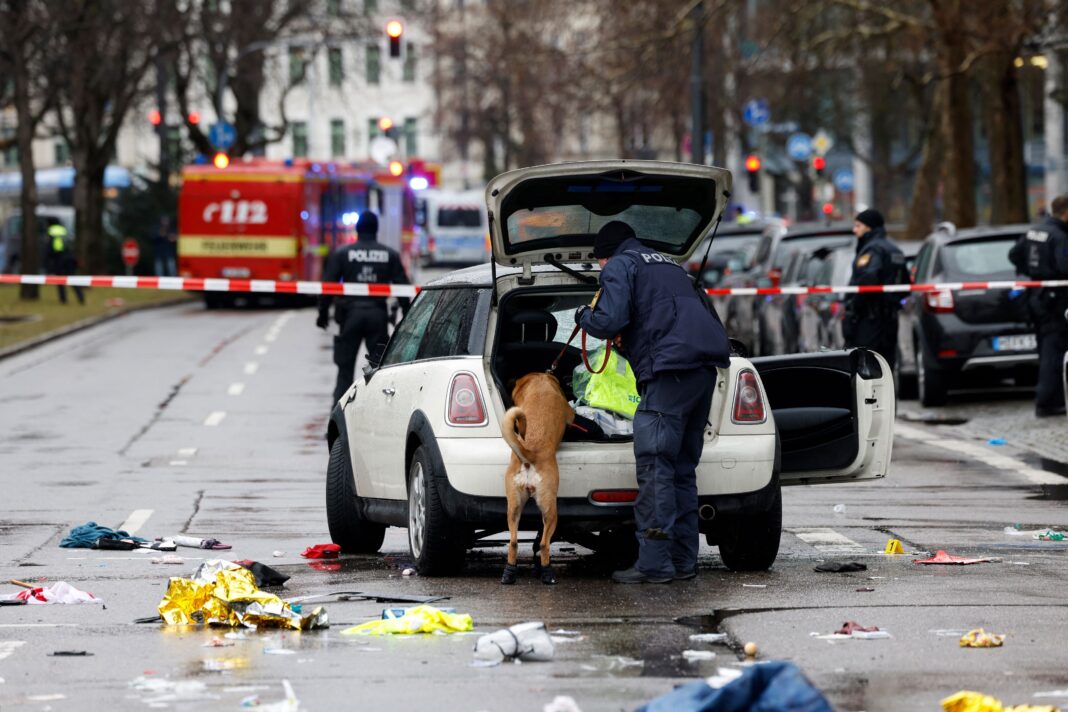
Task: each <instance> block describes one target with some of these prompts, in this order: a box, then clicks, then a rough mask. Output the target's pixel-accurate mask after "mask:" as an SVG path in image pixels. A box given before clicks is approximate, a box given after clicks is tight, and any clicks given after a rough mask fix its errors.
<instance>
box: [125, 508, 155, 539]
mask: <svg viewBox="0 0 1068 712" xmlns="http://www.w3.org/2000/svg"><path fill="white" fill-rule="evenodd" d="M154 511H156V510H154V509H135V510H134V511H132V512H131V513H130V516H128V517H126V521H125V522H123V523H122V524H120V525H119V529H121V530H122V531H124V532H127V533H129V534H136V533H137V531H138V530H139V529H140V528H141V527H143V526H145V522H147V521H148V518H149V517H151V516H152V513H153V512H154Z"/></svg>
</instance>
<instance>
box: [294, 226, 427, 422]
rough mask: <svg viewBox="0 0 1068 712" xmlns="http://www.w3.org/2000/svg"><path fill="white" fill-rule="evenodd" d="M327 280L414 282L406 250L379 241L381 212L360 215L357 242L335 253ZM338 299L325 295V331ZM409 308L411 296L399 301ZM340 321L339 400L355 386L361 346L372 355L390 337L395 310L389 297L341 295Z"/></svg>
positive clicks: (336, 391) (336, 351) (336, 358)
mask: <svg viewBox="0 0 1068 712" xmlns="http://www.w3.org/2000/svg"><path fill="white" fill-rule="evenodd" d="M323 281H324V282H344V283H346V284H408V275H407V274H406V273H405V271H404V265H403V264H401V258H400V254H399V253H398V252H397V251H396V250H394V249H392V248H391V247H389V246H387V245H383V244H382V243H380V242H378V216H377V215H375V214H374V213H373V212H371V211H367V212H365V213H362V214H361V215H360V219H359V220H358V221H357V222H356V242H354V243H352V244H349V245H345V246H343V247H339V248H338V249H336V250H334V252H333V253H331V255H330V257H328V258H327V260H326V267H325V268H324V269H323ZM333 301H334V297H333V296H330V295H323V296H321V297H319V318H318V319H317V320H316V322H315V324H316V326H318V327H319V328H320V329H325V328H327V326H329V325H330V304H331V303H332V302H333ZM398 301H399V302H400V306H401V309H403V310H404V312H405V313H407V312H408V304H409V303H410V302H411V300H410V299H408V298H402V299H399V300H398ZM334 319H335V321H337V323H338V324H339V325H340V326H341V333H340V334H338V335H337V336H335V337H334V363H335V364H337V384H336V385H335V386H334V401H335V402H336V401H338V400H339V399H340V398H341V396H342V395H344V394H345V391H347V390H348V388H349V386H351V385H352V381H353V378H354V377H355V372H356V356H357V354H359V351H360V344H361V343H364V344H365V345H366V346H367V355H368V357H370V356H371V355H372V354H373V353H374V352H375V349H376V348H377V347H378V345H379V344H383V343H385V342H386V339H387V338H389V310H388V307H387V305H386V298H385V297H349V296H345V297H338V298H337V304H336V306H335V307H334Z"/></svg>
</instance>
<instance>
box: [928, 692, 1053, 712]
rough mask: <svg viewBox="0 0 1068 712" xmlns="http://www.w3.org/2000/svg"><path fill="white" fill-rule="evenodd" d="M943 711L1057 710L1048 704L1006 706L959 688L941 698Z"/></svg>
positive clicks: (987, 696) (986, 696)
mask: <svg viewBox="0 0 1068 712" xmlns="http://www.w3.org/2000/svg"><path fill="white" fill-rule="evenodd" d="M942 709H943V710H945V712H1059V710H1058V708H1056V707H1052V706H1050V705H1016V706H1014V707H1006V706H1005V705H1003V704H1001V700H999V699H997V698H995V697H991V696H989V695H984V694H983V693H981V692H972V691H971V690H961V691H960V692H958V693H957V694H955V695H950V696H949V697H947V698H946V699H944V700H942Z"/></svg>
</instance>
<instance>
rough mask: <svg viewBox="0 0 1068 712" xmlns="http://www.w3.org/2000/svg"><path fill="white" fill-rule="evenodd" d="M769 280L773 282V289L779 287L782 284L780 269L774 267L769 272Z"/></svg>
mask: <svg viewBox="0 0 1068 712" xmlns="http://www.w3.org/2000/svg"><path fill="white" fill-rule="evenodd" d="M768 279H769V280H771V286H772V287H778V286H779V284H781V283H782V270H781V269H779V268H778V267H772V268H771V269H769V270H768Z"/></svg>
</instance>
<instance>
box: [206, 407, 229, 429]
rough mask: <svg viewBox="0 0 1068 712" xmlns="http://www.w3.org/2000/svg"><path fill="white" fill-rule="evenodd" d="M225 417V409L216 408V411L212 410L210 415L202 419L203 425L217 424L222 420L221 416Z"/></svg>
mask: <svg viewBox="0 0 1068 712" xmlns="http://www.w3.org/2000/svg"><path fill="white" fill-rule="evenodd" d="M225 417H226V411H225V410H217V411H215V412H213V413H212V414H211V415H209V416H208V417H207V418H205V419H204V425H207V426H209V427H211V426H214V425H218V424H219V423H221V422H223V418H225Z"/></svg>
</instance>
